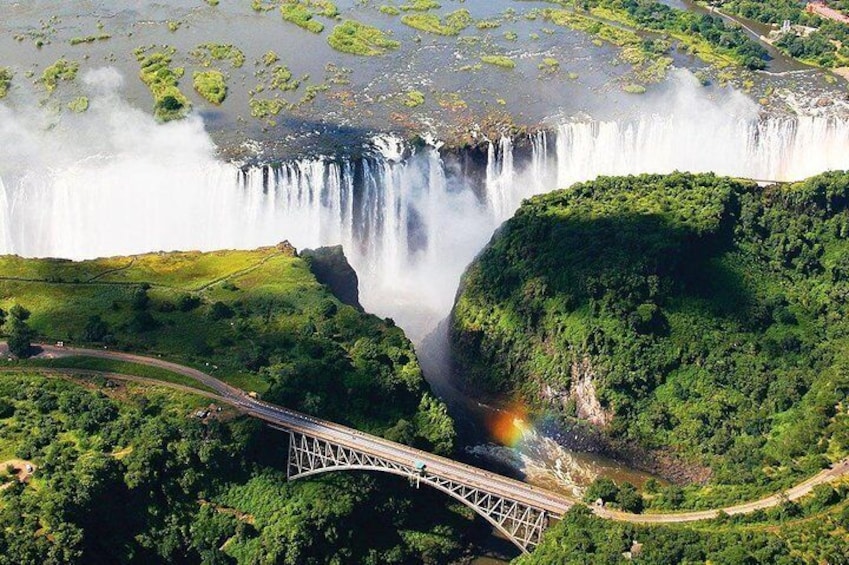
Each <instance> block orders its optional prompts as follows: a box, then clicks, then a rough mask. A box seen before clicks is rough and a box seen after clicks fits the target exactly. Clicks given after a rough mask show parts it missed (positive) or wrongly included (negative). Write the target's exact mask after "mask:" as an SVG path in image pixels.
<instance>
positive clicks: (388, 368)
mask: <svg viewBox="0 0 849 565" xmlns="http://www.w3.org/2000/svg"><path fill="white" fill-rule="evenodd" d="M0 272H2V273H3V276H4V277H13V278H9V279H3V278H0V308H5V309H6V310H9V312H10V316H9V318H10V319H9V321H7V323H6V326H5V328H6V331H7V333H10V334H12V333H13V331H14V328H15V327H16V324H17V323H18V322H16V321H15V320H17V319H19V318H20V320H21V323H23V321H24V320H26V322H27V323H28V324H29V327H31V328H32V330H33V331H34V332H36V333H37V334H38V335H39V336H41V338H42V339H45V340H47V341H51V342H52V341H58V340H62V341H65V342H66V343H83V344H91V345H94V346H102V345H108V346H109V347H110V348H115V349H128V350H131V351H135V352H148V353H150V354H161V355H163V356H165V357H168V358H171V359H174V360H175V361H178V362H182V363H184V364H187V365H195V366H198V367H200V368H202V369H203V370H206V371H211V372H212V373H213V374H214V375H216V376H218V377H220V378H222V379H225V380H228V381H230V382H234V383H239V384H240V385H244V384H245V383H251V386H252V388H254V389H255V390H259V391H260V392H262V393H263V396H264V397H265V398H266V399H268V400H271V401H274V402H279V403H280V404H283V405H285V406H289V407H291V408H295V409H299V410H303V411H305V412H309V413H313V414H318V415H321V416H323V417H326V418H329V419H332V420H335V421H338V422H341V423H346V424H350V425H353V426H356V427H358V428H360V429H363V430H367V431H372V432H375V433H378V434H382V433H388V430H391V429H395V428H396V427H397V426H398V425H399V422H400V421H402V420H403V421H406V422H410V423H411V424H412V426H410V427H409V432H411V434H412V435H410V436H409V440H410V441H411V442H412V443H414V444H415V445H419V446H421V447H424V448H427V449H432V448H434V447H435V446H437V445H438V446H441V448H446V449H450V447H449V446H450V444H451V441H452V437H453V434H451V433H450V428H451V424H450V419H449V418H448V417H447V415H446V413H445V407H444V406H443V405H442V404H440V403H433V402H431V400H430V397H429V396H428V395H427V393H426V388H425V384H424V380H423V378H422V374H421V369H420V368H419V365H418V362H417V359H416V355H415V353H414V351H413V349H412V345H411V344H410V342H409V341H408V340H407V339H406V337H405V336H404V333H403V332H402V331H401V330H400V329H399V328H396V327H394V326H391V325H390V324H387V323H385V322H383V321H382V320H380V319H378V318H376V317H374V316H368V315H365V314H362V313H361V312H359V311H358V310H357V309H356V308H354V307H352V306H348V305H344V304H342V303H340V302H339V300H338V299H337V298H336V297H335V296H333V295H332V294H330V292H329V291H328V290H327V289H326V288H325V287H323V286H322V285H320V284H319V283H318V282H317V281H316V279H315V277H314V276H313V274H312V272H311V271H310V267H309V266H308V264H307V262H306V261H304V260H303V259H301V258H299V257H297V256H296V254H295V253H294V250H292V249H291V248H290V247H288V246H286V245H282V246H281V247H280V248H279V249H278V248H266V249H260V250H257V251H242V252H218V253H203V254H202V253H175V254H151V255H143V256H138V257H133V258H113V259H104V260H98V261H85V262H81V263H72V262H68V261H54V260H26V259H20V258H17V257H3V258H0ZM21 279H24V280H21ZM16 304H20V305H22V306H24V307H26V308H27V309H28V310H30V311H31V312H32V315H31V316H29V317H26V316H23V314H22V313H21V312H19V310H18V308H12V306H14V305H16ZM10 308H11V310H10ZM19 314H20V315H19ZM22 316H23V317H22ZM10 324H11V325H12V326H11V330H10ZM25 337H29V338H31V337H32V336H31V334H26V336H25ZM10 341H11V339H10ZM207 363H208V364H209V365H207ZM445 422H447V424H446V423H445ZM446 426H447V427H446ZM446 430H447V431H446ZM443 432H445V433H448V435H447V436H443V435H442V434H443Z"/></svg>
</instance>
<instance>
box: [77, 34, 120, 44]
mask: <svg viewBox="0 0 849 565" xmlns="http://www.w3.org/2000/svg"><path fill="white" fill-rule="evenodd" d="M111 38H112V36H111V35H110V34H108V33H98V34H96V35H86V36H85V37H72V38H71V41H70V43H71V45H80V44H82V43H94V42H95V41H106V40H107V39H111Z"/></svg>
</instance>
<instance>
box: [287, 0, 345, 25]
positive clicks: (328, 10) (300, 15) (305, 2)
mask: <svg viewBox="0 0 849 565" xmlns="http://www.w3.org/2000/svg"><path fill="white" fill-rule="evenodd" d="M280 13H281V14H282V15H283V19H284V20H286V21H287V22H291V23H293V24H295V25H297V26H299V27H301V28H303V29H305V30H307V31H311V32H313V33H321V32H322V31H324V24H323V23H321V22H319V21H317V20H315V19H313V18H314V16H316V15H321V16H325V17H327V18H335V17H336V16H337V15H339V10H338V8H337V7H336V5H335V4H334V3H333V2H331V1H330V0H284V1H283V4H282V5H281V6H280Z"/></svg>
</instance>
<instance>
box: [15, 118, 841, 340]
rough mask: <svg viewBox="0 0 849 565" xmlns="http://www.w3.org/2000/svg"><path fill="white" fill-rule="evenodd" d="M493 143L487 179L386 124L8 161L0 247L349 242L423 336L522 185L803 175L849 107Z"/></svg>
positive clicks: (833, 148)
mask: <svg viewBox="0 0 849 565" xmlns="http://www.w3.org/2000/svg"><path fill="white" fill-rule="evenodd" d="M486 149H487V162H486V165H485V167H486V169H485V171H480V172H481V173H482V174H481V178H483V179H484V180H483V186H476V185H475V183H474V182H472V180H471V179H470V178H462V176H460V175H458V173H457V171H456V170H454V169H452V168H451V167H449V166H447V165H446V163H445V162H444V156H443V152H442V151H441V147H440V145H439V144H438V143H436V142H434V141H432V140H431V141H430V142H428V143H425V144H424V145H419V146H415V147H412V146H408V145H407V144H405V143H404V142H403V141H402V140H401V139H400V138H397V137H395V136H389V135H386V136H378V137H375V138H374V139H372V140H371V141H370V142H369V143H368V148H367V149H366V151H365V154H364V155H363V156H362V157H358V158H342V157H332V156H323V157H321V156H320V157H314V158H305V159H300V160H295V161H291V162H288V163H283V164H280V165H275V166H253V167H247V168H240V167H238V166H236V165H234V164H231V163H225V162H221V161H219V160H217V159H215V158H213V157H211V156H202V157H199V156H198V155H200V154H202V151H201V150H198V152H190V153H189V154H188V155H186V156H185V157H181V156H180V155H179V154H177V153H178V152H175V151H173V150H169V158H168V160H167V162H163V159H162V158H160V157H157V156H155V155H154V156H145V154H144V153H141V154H136V153H133V152H131V151H118V152H114V153H112V154H110V153H100V154H97V155H94V156H90V157H87V158H84V159H78V160H75V161H73V162H71V163H70V164H67V165H62V166H54V167H52V168H49V167H45V168H42V169H39V170H35V169H28V168H26V167H21V168H20V169H15V168H13V167H6V168H4V169H2V170H0V172H2V177H3V178H0V253H17V254H21V255H26V256H58V257H67V258H74V259H80V258H88V257H97V256H108V255H117V254H129V253H141V252H147V251H158V250H166V251H167V250H175V249H200V250H212V249H222V248H252V247H257V246H261V245H272V244H275V243H277V242H279V241H281V240H283V239H288V240H290V241H291V242H292V243H293V244H294V245H295V246H296V247H299V248H305V247H315V246H320V245H328V244H342V245H343V246H344V248H345V250H346V253H347V254H348V257H349V259H350V260H351V262H352V264H353V265H354V267H355V268H356V269H357V271H358V273H359V274H360V277H361V280H362V281H363V288H362V296H363V302H364V304H365V306H366V307H367V308H369V309H371V310H373V311H375V312H377V313H379V314H381V315H392V316H394V317H396V319H397V320H398V322H399V323H400V324H401V325H403V326H404V327H405V329H408V331H411V333H412V334H413V335H421V333H422V332H424V331H426V330H427V329H429V328H430V327H432V325H433V324H435V322H436V321H438V320H439V319H440V318H441V317H442V316H444V315H445V314H446V313H447V312H448V310H449V309H450V307H451V304H452V301H453V297H454V292H455V291H456V288H457V284H458V282H459V277H460V275H461V273H462V271H463V269H464V268H465V266H466V265H467V264H468V262H469V261H470V260H471V259H472V258H473V257H474V255H475V253H477V252H478V251H479V250H480V249H481V247H482V246H483V245H484V244H485V243H486V240H487V239H488V238H489V237H490V235H491V233H492V230H493V229H494V228H495V227H496V226H497V225H498V224H499V223H501V222H502V221H504V220H505V219H507V218H508V217H509V216H510V215H511V214H512V213H513V212H514V211H515V210H516V208H517V207H518V206H519V204H520V203H521V200H522V199H523V198H526V197H528V196H532V195H534V194H539V193H542V192H545V191H548V190H551V189H553V188H556V187H567V186H569V185H570V184H572V183H574V182H577V181H583V180H588V179H592V178H595V177H596V176H598V175H602V174H603V175H612V174H630V173H641V172H672V171H674V170H688V171H715V172H717V173H720V174H730V175H735V176H742V177H753V178H758V179H766V180H796V179H801V178H804V177H807V176H809V175H812V174H815V173H818V172H821V171H824V170H829V169H843V168H849V120H842V119H836V118H825V117H799V118H793V119H779V118H773V119H763V120H758V119H738V118H735V117H733V116H732V115H731V114H729V115H722V116H719V117H717V116H713V117H712V118H711V124H710V127H704V126H703V124H702V123H701V122H700V121H699V120H698V119H697V118H692V117H683V118H680V117H675V116H671V115H670V116H659V115H653V116H644V117H641V118H638V119H634V120H628V121H621V122H602V121H595V122H594V121H583V122H564V123H562V124H560V125H558V126H557V127H556V128H553V129H552V130H550V131H548V132H538V133H534V134H532V135H530V136H528V137H521V138H516V139H511V138H509V137H502V138H500V139H497V140H493V141H490V142H487V147H486ZM483 173H485V175H484V174H483ZM417 324H418V325H419V327H418V329H417V328H416V327H412V326H416V325H417Z"/></svg>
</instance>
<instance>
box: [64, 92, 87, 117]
mask: <svg viewBox="0 0 849 565" xmlns="http://www.w3.org/2000/svg"><path fill="white" fill-rule="evenodd" d="M68 109H69V110H70V111H72V112H76V113H77V114H82V113H83V112H85V111H86V110H88V97H86V96H78V97H77V98H74V99H73V100H71V101H70V102H68Z"/></svg>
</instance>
